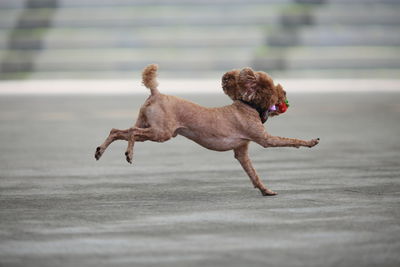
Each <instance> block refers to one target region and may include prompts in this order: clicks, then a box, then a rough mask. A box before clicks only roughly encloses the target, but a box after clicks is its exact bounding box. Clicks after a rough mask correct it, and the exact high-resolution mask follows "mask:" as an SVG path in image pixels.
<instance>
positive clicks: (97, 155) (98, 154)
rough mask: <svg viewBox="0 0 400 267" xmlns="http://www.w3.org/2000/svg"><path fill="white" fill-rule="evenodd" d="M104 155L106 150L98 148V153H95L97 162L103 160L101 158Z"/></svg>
mask: <svg viewBox="0 0 400 267" xmlns="http://www.w3.org/2000/svg"><path fill="white" fill-rule="evenodd" d="M103 153H104V149H103V148H102V147H100V146H98V147H97V148H96V152H94V158H95V159H96V160H99V159H100V158H101V156H102V155H103Z"/></svg>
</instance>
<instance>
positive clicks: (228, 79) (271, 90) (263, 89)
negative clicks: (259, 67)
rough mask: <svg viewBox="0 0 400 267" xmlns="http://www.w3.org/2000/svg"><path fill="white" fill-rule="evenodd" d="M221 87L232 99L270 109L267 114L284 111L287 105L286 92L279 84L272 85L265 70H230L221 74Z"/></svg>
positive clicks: (271, 114) (274, 114)
mask: <svg viewBox="0 0 400 267" xmlns="http://www.w3.org/2000/svg"><path fill="white" fill-rule="evenodd" d="M222 88H223V89H224V92H225V94H227V95H228V96H229V97H230V98H231V99H232V100H242V101H245V102H248V103H251V104H252V105H254V106H256V107H257V108H259V109H260V110H270V112H269V116H276V115H279V114H281V113H284V112H285V111H286V109H287V107H288V105H287V104H288V101H287V98H286V92H285V90H283V87H282V86H281V85H280V84H277V85H274V81H273V80H272V78H271V77H270V76H269V75H268V74H267V73H265V72H262V71H256V72H255V71H253V70H252V69H251V68H244V69H242V70H231V71H229V72H227V73H225V74H224V76H222Z"/></svg>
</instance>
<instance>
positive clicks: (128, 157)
mask: <svg viewBox="0 0 400 267" xmlns="http://www.w3.org/2000/svg"><path fill="white" fill-rule="evenodd" d="M125 157H126V161H127V162H128V163H130V164H132V158H133V152H132V151H126V152H125Z"/></svg>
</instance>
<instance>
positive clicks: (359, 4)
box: [0, 0, 400, 80]
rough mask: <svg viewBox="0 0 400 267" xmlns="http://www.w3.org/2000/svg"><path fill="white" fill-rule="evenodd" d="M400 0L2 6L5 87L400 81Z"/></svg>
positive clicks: (35, 1)
mask: <svg viewBox="0 0 400 267" xmlns="http://www.w3.org/2000/svg"><path fill="white" fill-rule="evenodd" d="M399 14H400V1H398V0H350V1H345V0H25V1H23V0H18V1H16V0H1V1H0V79H2V80H20V79H109V78H112V79H121V78H123V79H131V78H139V77H140V76H139V74H140V71H141V69H142V68H143V67H144V66H145V65H146V64H149V63H158V64H159V65H160V67H161V70H162V73H163V77H165V78H211V79H218V80H219V79H220V77H221V75H222V74H223V73H224V72H225V71H227V70H230V69H233V68H241V67H244V66H251V67H253V68H255V69H257V70H263V71H267V72H269V73H270V74H271V75H272V76H273V77H279V78H357V79H358V78H368V79H371V78H378V79H393V78H399V77H400V75H399V74H400V16H399Z"/></svg>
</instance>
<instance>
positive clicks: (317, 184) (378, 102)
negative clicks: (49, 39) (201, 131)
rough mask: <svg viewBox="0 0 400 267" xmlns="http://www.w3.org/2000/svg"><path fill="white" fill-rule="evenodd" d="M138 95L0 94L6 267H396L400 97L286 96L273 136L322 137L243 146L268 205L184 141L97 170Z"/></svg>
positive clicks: (0, 235) (223, 162)
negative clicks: (310, 144) (309, 142)
mask: <svg viewBox="0 0 400 267" xmlns="http://www.w3.org/2000/svg"><path fill="white" fill-rule="evenodd" d="M145 97H146V96H145V95H120V96H106V95H105V96H93V95H91V96H89V95H86V96H85V95H76V96H71V95H69V96H61V95H58V96H45V95H36V96H1V98H0V151H1V153H0V266H41V267H43V266H174V267H175V266H177V267H179V266H307V267H310V266H400V253H399V251H400V166H399V163H400V142H399V136H400V123H399V119H400V104H399V103H400V101H399V100H400V94H398V93H397V94H396V93H384V94H377V93H375V94H374V93H361V94H356V93H349V94H345V93H337V94H328V93H327V94H311V93H309V94H292V95H291V94H290V93H289V101H290V104H291V107H290V109H289V111H288V113H287V114H284V115H282V116H281V117H279V118H273V119H270V120H269V121H268V122H267V123H266V127H267V129H268V131H269V132H270V133H272V134H274V135H281V136H288V137H299V138H304V139H309V138H314V137H320V138H321V143H320V144H319V145H318V146H317V147H315V148H312V149H308V148H301V149H293V148H274V149H273V148H271V149H263V148H261V147H259V146H257V145H256V144H253V145H252V146H251V157H252V160H253V162H254V165H255V167H256V169H257V170H258V172H259V174H260V176H261V177H262V178H263V180H264V182H265V183H266V185H267V186H269V187H270V188H271V189H273V190H275V191H277V192H278V193H279V195H278V196H276V197H262V196H261V194H260V193H259V192H258V191H257V190H255V189H253V188H252V186H251V183H250V181H249V179H248V178H247V176H246V175H245V173H244V172H243V171H242V169H241V167H240V166H239V164H238V163H237V162H236V160H235V159H234V158H233V153H232V152H222V153H221V152H213V151H208V150H206V149H204V148H201V147H199V146H198V145H197V144H195V143H193V142H191V141H189V140H187V139H185V138H183V137H177V138H175V139H173V140H171V141H169V142H167V143H163V144H158V143H151V142H145V143H139V144H137V145H136V147H135V148H136V150H135V156H134V164H133V165H130V164H128V163H127V162H126V161H125V159H124V155H123V153H124V151H125V147H126V143H124V142H116V143H114V144H113V145H111V146H110V148H109V150H108V151H106V153H105V154H104V156H103V157H102V158H101V160H100V161H99V162H96V161H95V160H94V157H93V153H94V149H95V147H96V146H97V145H99V144H100V143H101V142H103V140H104V138H105V137H106V136H107V135H108V132H109V130H110V129H111V128H112V127H115V128H128V127H129V126H130V125H132V124H133V122H134V119H135V116H136V114H137V111H138V108H139V106H140V104H141V103H142V102H143V100H144V99H145ZM187 98H189V99H191V100H193V101H196V102H198V103H201V104H203V105H207V106H219V105H223V104H227V103H229V100H228V98H227V97H226V96H224V95H222V93H221V94H220V95H197V96H196V95H190V96H187Z"/></svg>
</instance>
